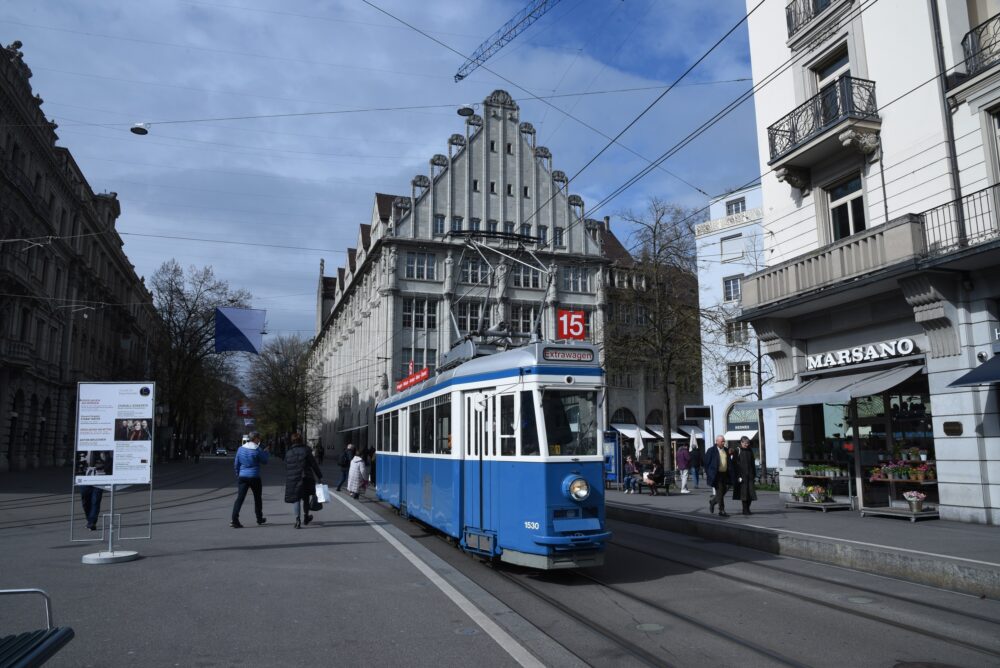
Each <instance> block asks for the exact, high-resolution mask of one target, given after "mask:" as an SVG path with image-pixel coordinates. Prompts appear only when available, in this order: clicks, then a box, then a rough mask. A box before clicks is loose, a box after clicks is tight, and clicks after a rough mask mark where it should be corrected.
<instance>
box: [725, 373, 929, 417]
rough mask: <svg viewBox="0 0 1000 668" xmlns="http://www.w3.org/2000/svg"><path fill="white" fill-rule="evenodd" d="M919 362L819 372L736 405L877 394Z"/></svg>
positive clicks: (843, 401) (781, 404)
mask: <svg viewBox="0 0 1000 668" xmlns="http://www.w3.org/2000/svg"><path fill="white" fill-rule="evenodd" d="M923 370H924V367H923V366H919V365H917V366H898V367H894V368H892V369H881V370H879V371H860V372H858V373H851V374H846V375H843V376H819V377H817V378H812V379H810V380H807V381H805V382H803V383H799V384H798V385H796V386H795V387H793V388H792V389H790V390H787V391H785V392H782V393H780V394H776V395H774V396H773V397H768V398H767V399H764V400H763V401H745V402H742V403H740V404H737V405H738V406H739V407H740V408H781V407H785V406H807V405H809V404H846V403H850V401H851V399H855V398H857V397H867V396H868V395H870V394H879V393H881V392H885V391H886V390H888V389H890V388H893V387H895V386H896V385H899V384H900V383H902V382H903V381H904V380H906V379H907V378H909V377H910V376H913V375H915V374H918V373H920V372H921V371H923Z"/></svg>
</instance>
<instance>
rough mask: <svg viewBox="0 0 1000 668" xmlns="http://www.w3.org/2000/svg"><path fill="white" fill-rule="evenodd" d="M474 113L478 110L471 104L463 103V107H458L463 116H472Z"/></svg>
mask: <svg viewBox="0 0 1000 668" xmlns="http://www.w3.org/2000/svg"><path fill="white" fill-rule="evenodd" d="M474 113H476V110H475V108H474V107H473V105H471V104H463V105H462V106H461V107H459V108H458V115H459V116H463V117H465V118H468V117H469V116H472V115H473V114H474Z"/></svg>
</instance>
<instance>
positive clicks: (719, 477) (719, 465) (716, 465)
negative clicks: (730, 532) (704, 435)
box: [704, 436, 733, 517]
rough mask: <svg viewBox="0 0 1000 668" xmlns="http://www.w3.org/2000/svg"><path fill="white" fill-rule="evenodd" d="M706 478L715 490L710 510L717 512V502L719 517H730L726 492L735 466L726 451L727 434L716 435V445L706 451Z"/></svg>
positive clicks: (709, 502)
mask: <svg viewBox="0 0 1000 668" xmlns="http://www.w3.org/2000/svg"><path fill="white" fill-rule="evenodd" d="M704 462H705V479H706V480H707V481H708V484H709V486H710V487H712V489H714V490H715V492H714V493H713V494H712V497H711V498H710V499H709V500H708V512H710V513H714V512H715V504H717V503H718V504H719V517H729V515H728V514H727V513H726V492H727V491H728V490H729V478H730V476H731V475H732V470H733V467H732V466H730V461H729V453H728V452H727V451H726V438H725V436H716V437H715V447H712V448H709V449H708V452H706V453H705V460H704Z"/></svg>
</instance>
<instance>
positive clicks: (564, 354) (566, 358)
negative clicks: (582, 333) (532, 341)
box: [542, 348, 594, 362]
mask: <svg viewBox="0 0 1000 668" xmlns="http://www.w3.org/2000/svg"><path fill="white" fill-rule="evenodd" d="M542 359H544V360H546V361H548V362H593V361H594V351H593V350H588V349H587V348H543V349H542Z"/></svg>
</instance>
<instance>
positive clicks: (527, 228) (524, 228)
mask: <svg viewBox="0 0 1000 668" xmlns="http://www.w3.org/2000/svg"><path fill="white" fill-rule="evenodd" d="M521 235H522V236H525V237H530V236H531V225H529V224H528V223H524V224H523V225H521Z"/></svg>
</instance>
